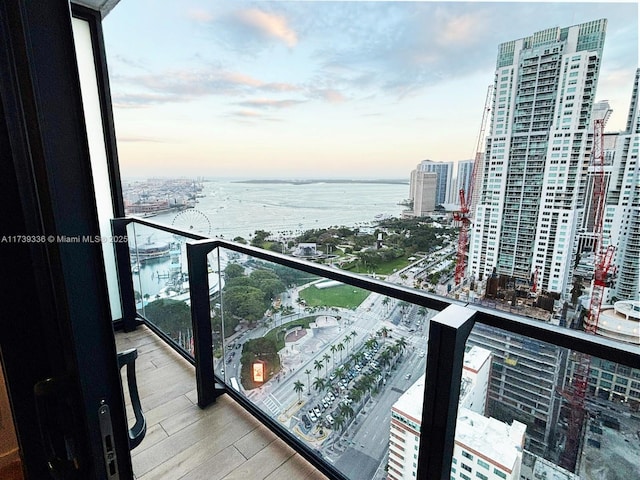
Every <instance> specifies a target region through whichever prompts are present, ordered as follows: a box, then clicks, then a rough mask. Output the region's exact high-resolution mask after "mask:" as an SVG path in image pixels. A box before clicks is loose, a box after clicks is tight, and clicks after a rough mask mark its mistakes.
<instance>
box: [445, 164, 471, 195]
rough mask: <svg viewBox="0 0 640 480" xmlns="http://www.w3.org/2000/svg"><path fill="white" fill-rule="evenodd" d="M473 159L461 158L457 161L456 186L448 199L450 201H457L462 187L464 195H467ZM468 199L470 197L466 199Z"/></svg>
mask: <svg viewBox="0 0 640 480" xmlns="http://www.w3.org/2000/svg"><path fill="white" fill-rule="evenodd" d="M473 163H474V162H473V160H461V161H459V162H458V174H457V176H456V188H455V190H454V191H453V192H452V194H451V198H450V199H449V200H450V202H451V203H458V201H459V196H458V195H459V192H460V190H462V189H464V192H465V195H468V193H469V189H470V187H471V175H472V174H473ZM468 200H469V201H470V199H468Z"/></svg>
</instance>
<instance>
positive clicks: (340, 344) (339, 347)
mask: <svg viewBox="0 0 640 480" xmlns="http://www.w3.org/2000/svg"><path fill="white" fill-rule="evenodd" d="M336 348H337V349H338V351H339V352H340V363H342V352H343V351H344V345H343V344H342V342H340V343H339V344H338V346H337V347H336Z"/></svg>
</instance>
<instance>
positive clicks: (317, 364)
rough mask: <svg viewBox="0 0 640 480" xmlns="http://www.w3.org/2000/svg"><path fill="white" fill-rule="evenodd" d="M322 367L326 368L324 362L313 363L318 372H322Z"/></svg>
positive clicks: (315, 361) (316, 361)
mask: <svg viewBox="0 0 640 480" xmlns="http://www.w3.org/2000/svg"><path fill="white" fill-rule="evenodd" d="M322 367H324V362H323V361H322V360H314V361H313V368H315V369H316V372H318V373H320V370H322Z"/></svg>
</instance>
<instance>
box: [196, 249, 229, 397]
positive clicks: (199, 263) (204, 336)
mask: <svg viewBox="0 0 640 480" xmlns="http://www.w3.org/2000/svg"><path fill="white" fill-rule="evenodd" d="M213 247H214V242H212V241H199V242H194V243H190V242H189V243H187V263H188V267H189V297H190V299H191V321H192V322H193V345H194V349H195V351H194V358H195V362H196V387H197V390H198V406H199V407H200V408H205V407H207V406H208V405H211V404H212V403H213V402H214V401H215V400H216V397H218V396H219V395H220V394H221V393H222V392H223V391H224V390H217V389H216V385H215V379H214V376H213V350H212V349H213V336H212V335H211V309H210V305H209V279H208V268H207V254H208V253H209V252H210V251H211V250H212V249H213Z"/></svg>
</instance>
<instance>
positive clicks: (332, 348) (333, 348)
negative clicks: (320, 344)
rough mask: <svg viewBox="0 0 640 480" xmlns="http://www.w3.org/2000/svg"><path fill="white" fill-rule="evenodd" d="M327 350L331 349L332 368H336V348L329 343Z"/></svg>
mask: <svg viewBox="0 0 640 480" xmlns="http://www.w3.org/2000/svg"><path fill="white" fill-rule="evenodd" d="M329 350H331V356H332V357H333V360H332V362H333V368H336V351H337V350H338V349H337V348H336V346H335V345H331V348H329Z"/></svg>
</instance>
